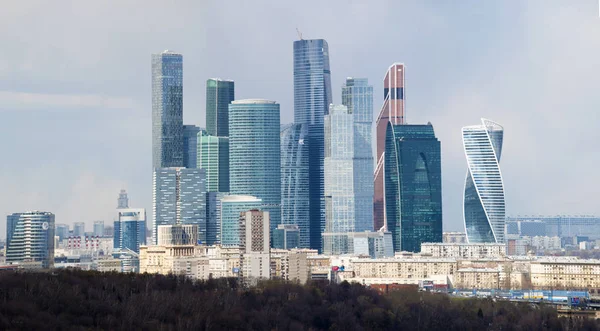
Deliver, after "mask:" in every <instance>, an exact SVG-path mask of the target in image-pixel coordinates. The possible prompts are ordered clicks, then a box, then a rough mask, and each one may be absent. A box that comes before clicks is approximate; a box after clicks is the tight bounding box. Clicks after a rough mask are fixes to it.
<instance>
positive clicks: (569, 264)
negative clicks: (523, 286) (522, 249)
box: [531, 257, 600, 293]
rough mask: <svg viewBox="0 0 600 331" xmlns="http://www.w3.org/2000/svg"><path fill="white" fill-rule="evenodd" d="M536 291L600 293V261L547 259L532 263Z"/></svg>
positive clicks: (532, 275) (532, 282) (533, 282)
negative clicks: (579, 290) (553, 290)
mask: <svg viewBox="0 0 600 331" xmlns="http://www.w3.org/2000/svg"><path fill="white" fill-rule="evenodd" d="M531 285H532V286H533V288H534V289H555V290H561V289H569V290H578V289H581V290H589V291H591V292H594V293H599V290H600V260H592V259H586V260H583V259H578V258H574V257H547V258H541V259H539V260H536V261H531Z"/></svg>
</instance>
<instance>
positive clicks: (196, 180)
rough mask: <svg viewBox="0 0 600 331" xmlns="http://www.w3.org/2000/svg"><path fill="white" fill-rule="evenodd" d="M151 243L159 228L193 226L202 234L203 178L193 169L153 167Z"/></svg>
mask: <svg viewBox="0 0 600 331" xmlns="http://www.w3.org/2000/svg"><path fill="white" fill-rule="evenodd" d="M152 200H153V206H152V214H153V224H152V241H153V243H154V244H156V240H157V229H158V226H159V225H172V224H194V225H197V226H198V232H199V233H204V234H205V233H206V175H205V171H204V169H197V168H157V169H155V170H154V180H153V197H152Z"/></svg>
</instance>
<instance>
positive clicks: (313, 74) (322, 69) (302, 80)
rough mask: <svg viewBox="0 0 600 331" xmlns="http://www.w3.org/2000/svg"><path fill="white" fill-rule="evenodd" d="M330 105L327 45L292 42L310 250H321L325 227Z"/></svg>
mask: <svg viewBox="0 0 600 331" xmlns="http://www.w3.org/2000/svg"><path fill="white" fill-rule="evenodd" d="M331 103H332V96H331V71H330V68H329V46H328V45H327V42H326V41H325V40H323V39H314V40H305V39H301V40H296V41H294V123H295V124H297V125H307V133H308V134H307V138H308V141H305V143H306V142H308V167H309V187H308V189H309V199H310V204H309V220H310V230H309V232H310V248H313V249H321V233H322V232H323V230H324V228H325V198H324V187H323V185H324V168H323V164H324V163H323V162H324V159H325V150H324V148H325V145H324V144H325V138H324V137H325V133H324V131H323V117H324V116H325V115H326V114H327V113H328V111H329V105H330V104H331Z"/></svg>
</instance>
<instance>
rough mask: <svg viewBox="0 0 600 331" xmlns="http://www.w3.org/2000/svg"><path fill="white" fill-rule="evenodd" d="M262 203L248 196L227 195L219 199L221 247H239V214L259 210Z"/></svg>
mask: <svg viewBox="0 0 600 331" xmlns="http://www.w3.org/2000/svg"><path fill="white" fill-rule="evenodd" d="M262 204H263V202H262V200H261V199H258V198H256V197H253V196H248V195H228V196H225V197H223V198H222V199H221V205H220V207H221V210H220V213H221V217H220V218H221V245H223V246H239V245H240V214H241V213H242V212H245V211H248V210H251V209H259V208H261V206H262Z"/></svg>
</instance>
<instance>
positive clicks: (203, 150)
mask: <svg viewBox="0 0 600 331" xmlns="http://www.w3.org/2000/svg"><path fill="white" fill-rule="evenodd" d="M197 139H198V143H197V148H198V152H197V162H196V164H197V167H198V168H201V169H204V170H206V189H207V190H208V192H229V137H217V136H210V135H208V133H207V132H206V131H204V130H201V131H200V132H199V133H198V138H197Z"/></svg>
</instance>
